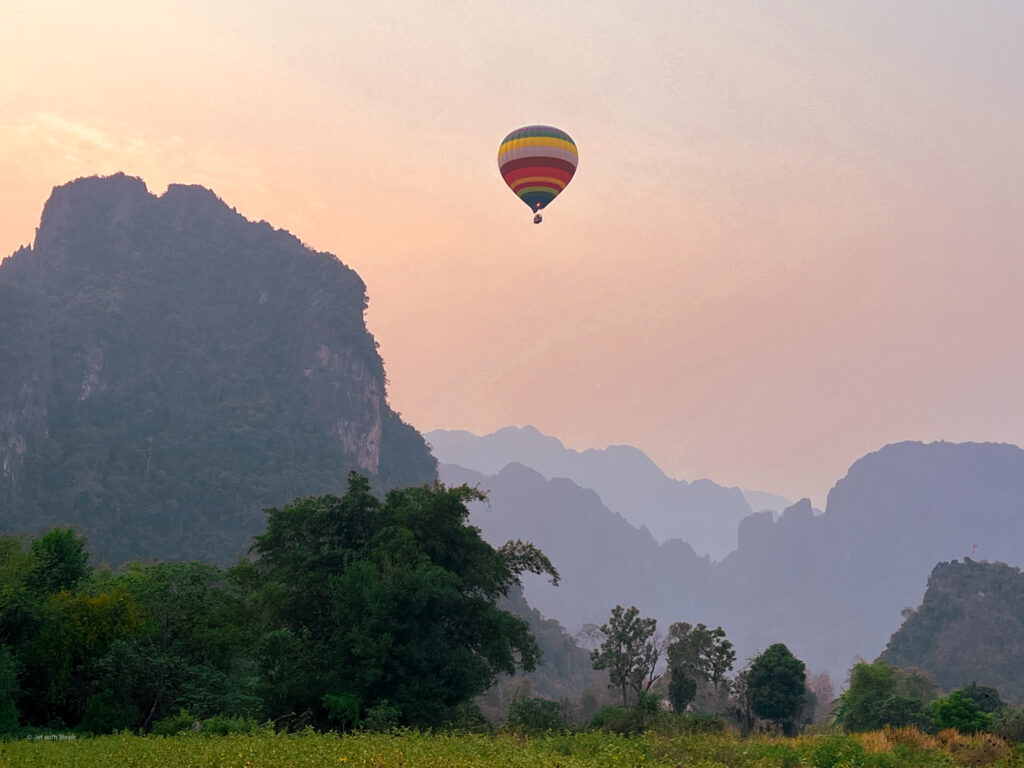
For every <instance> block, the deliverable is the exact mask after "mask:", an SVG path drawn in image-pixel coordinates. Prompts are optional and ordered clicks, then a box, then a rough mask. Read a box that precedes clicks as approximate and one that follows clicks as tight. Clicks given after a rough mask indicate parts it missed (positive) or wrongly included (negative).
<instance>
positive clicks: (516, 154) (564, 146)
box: [498, 125, 580, 224]
mask: <svg viewBox="0 0 1024 768" xmlns="http://www.w3.org/2000/svg"><path fill="white" fill-rule="evenodd" d="M579 159H580V158H579V152H577V150H576V142H574V141H573V140H572V139H571V138H570V137H569V134H567V133H566V132H565V131H562V130H559V129H558V128H553V127H552V126H550V125H527V126H524V127H523V128H517V129H516V130H514V131H512V133H510V134H509V135H508V136H506V137H505V138H504V139H503V140H502V142H501V146H499V147H498V169H499V170H500V171H501V177H502V178H503V179H504V180H505V183H506V184H508V186H509V188H510V189H511V190H512V191H513V192H515V193H516V194H517V195H519V199H520V200H522V201H523V202H524V203H526V204H527V205H528V206H530V209H531V210H532V211H534V212H535V213H536V215H535V216H534V217H533V223H534V224H540V222H541V215H540V210H541V208H544V207H546V206H547V204H548V203H550V202H551V201H552V200H554V199H555V197H557V196H558V193H559V192H561V191H562V190H563V189H565V186H566V185H567V184H568V183H569V181H570V179H572V176H573V174H574V173H576V166H577V165H578V164H579Z"/></svg>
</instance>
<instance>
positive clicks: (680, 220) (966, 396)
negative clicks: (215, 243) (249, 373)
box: [0, 0, 1024, 506]
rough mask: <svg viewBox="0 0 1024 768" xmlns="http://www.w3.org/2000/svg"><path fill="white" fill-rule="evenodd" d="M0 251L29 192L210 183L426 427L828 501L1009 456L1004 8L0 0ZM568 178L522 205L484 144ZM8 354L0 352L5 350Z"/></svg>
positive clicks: (1017, 163)
mask: <svg viewBox="0 0 1024 768" xmlns="http://www.w3.org/2000/svg"><path fill="white" fill-rule="evenodd" d="M0 19H2V20H0V72H2V73H3V74H2V76H0V254H3V255H7V254H10V253H11V252H12V251H14V250H15V248H17V247H18V246H19V245H21V244H24V243H28V242H31V240H32V238H33V236H34V228H35V226H36V225H37V224H38V221H39V214H40V211H41V208H42V205H43V202H44V201H45V199H46V198H47V197H48V195H49V193H50V190H51V188H52V187H53V186H55V185H58V184H62V183H64V182H66V181H69V180H70V179H73V178H76V177H79V176H85V175H93V174H97V173H99V174H109V173H113V172H116V171H121V170H123V171H125V172H127V173H129V174H132V175H137V176H141V177H142V178H143V179H145V180H146V182H147V184H148V185H149V188H150V190H151V191H154V192H156V193H161V192H162V191H163V190H164V189H165V188H166V185H167V184H168V183H169V182H186V183H199V184H203V185H206V186H209V187H211V188H212V189H213V190H214V191H216V192H217V194H218V195H220V196H221V198H223V199H224V200H225V201H226V202H227V203H228V204H229V205H232V206H235V207H236V208H237V209H238V210H239V211H240V212H241V213H243V214H244V215H246V216H247V217H248V218H250V219H254V220H259V219H266V220H268V221H270V222H271V223H272V224H274V225H275V226H278V227H282V228H285V229H288V230H290V231H291V232H293V233H295V234H296V235H297V236H298V237H300V238H301V239H302V240H303V241H304V242H306V243H308V244H309V245H310V246H312V247H314V248H316V249H318V250H326V251H330V252H332V253H335V254H337V255H338V256H339V257H340V258H341V260H342V261H344V262H345V263H346V264H348V265H349V266H351V267H353V268H354V269H355V270H356V271H357V272H358V273H359V274H360V275H361V276H362V277H363V279H364V280H365V281H366V283H367V286H368V290H369V294H370V309H369V312H368V314H367V321H368V324H369V326H370V330H371V331H372V332H373V334H374V335H375V336H376V338H377V340H378V341H379V342H380V345H381V354H382V355H383V357H384V361H385V365H386V367H387V372H388V377H389V380H390V385H389V392H390V400H391V403H392V405H393V406H394V407H395V408H396V409H397V410H399V411H400V412H401V413H402V414H403V416H404V417H405V418H406V419H407V420H408V421H410V422H411V423H412V424H414V425H415V426H416V427H417V428H419V429H420V430H422V431H426V430H429V429H434V428H440V427H443V428H462V429H469V430H471V431H474V432H477V433H483V432H489V431H492V430H494V429H496V428H498V427H501V426H504V425H525V424H533V425H536V426H537V427H538V428H539V429H541V430H542V431H544V432H546V433H548V434H553V435H556V436H558V437H559V438H561V439H562V440H563V442H565V443H566V445H568V446H570V447H573V448H578V449H583V448H588V447H604V446H606V445H608V444H612V443H629V444H633V445H636V446H638V447H639V448H641V449H643V450H644V451H646V452H647V453H648V454H649V455H650V456H651V457H652V458H653V459H655V461H657V462H658V463H659V464H660V465H661V466H662V468H663V469H665V470H666V471H667V472H668V473H669V474H671V475H674V476H676V477H681V478H685V479H695V478H697V477H710V478H712V479H714V480H716V481H718V482H720V483H724V484H729V485H741V486H743V487H746V488H756V489H761V490H767V491H774V492H777V493H782V494H785V495H788V496H790V497H793V498H798V497H800V496H810V497H811V498H812V500H813V501H814V502H815V503H816V504H818V505H819V506H820V505H824V503H825V494H826V492H827V490H828V488H830V487H831V485H832V484H833V483H834V482H835V480H836V479H838V478H839V477H841V476H842V475H843V474H844V473H845V471H846V468H847V467H848V466H849V464H850V463H851V462H852V461H853V460H855V459H856V458H858V457H859V456H861V455H863V454H864V453H866V452H868V451H872V450H875V449H877V448H879V447H881V446H882V445H884V444H886V443H888V442H893V441H898V440H926V441H931V440H939V439H944V440H953V441H964V440H976V441H985V440H994V441H1005V442H1014V443H1018V444H1019V443H1021V442H1024V343H1022V335H1024V333H1022V329H1024V233H1022V229H1024V202H1022V200H1024V196H1022V194H1021V180H1022V178H1024V87H1022V85H1021V74H1020V73H1021V72H1024V46H1022V45H1021V44H1020V41H1021V39H1022V38H1024V3H1021V2H1019V1H1018V0H1005V1H1003V2H997V1H996V0H962V1H961V2H950V1H948V0H849V1H845V0H831V1H826V0H804V1H803V2H795V1H790V0H771V1H768V0H764V1H753V0H751V1H748V2H739V1H738V0H713V1H712V0H707V1H706V2H689V1H687V0H667V1H661V0H649V1H648V2H639V1H636V2H629V3H611V2H608V3H592V2H582V0H580V1H578V2H558V1H557V0H544V2H540V1H539V0H515V2H489V3H481V2H429V3H428V2H412V1H411V0H407V1H406V2H393V1H389V0H365V1H364V2H360V3H356V2H351V1H350V0H288V1H287V2H284V1H283V0H281V1H277V0H273V1H271V0H262V1H261V0H246V2H240V1H236V0H218V2H212V3H211V2H208V0H177V2H174V3H168V2H165V0H160V1H159V2H156V1H155V0H131V1H130V2H128V1H127V0H112V1H105V0H88V1H86V0H82V1H81V2H75V1H72V0H66V1H65V2H52V1H47V0H0ZM529 123H549V124H553V125H557V126H559V127H560V128H562V129H564V130H566V131H567V132H568V133H569V134H571V135H572V136H573V138H574V139H575V140H576V143H577V145H578V146H579V149H580V166H579V171H578V172H577V174H576V177H575V179H574V180H573V182H572V184H571V185H570V186H569V188H568V189H567V191H566V192H565V193H564V194H563V195H562V196H561V197H559V199H558V200H556V201H555V203H553V204H552V206H551V207H550V208H549V209H548V211H547V214H546V216H545V220H544V223H543V224H542V225H540V226H534V225H533V224H531V223H530V222H531V217H530V212H529V210H528V209H527V207H526V206H525V205H523V204H522V203H521V202H519V201H518V200H517V199H516V198H515V197H514V196H513V194H512V193H511V192H510V191H509V190H508V188H507V187H505V186H504V184H503V183H502V181H501V178H500V177H499V175H498V171H497V167H496V162H495V158H496V153H497V148H498V143H499V142H500V140H501V139H502V138H503V137H504V136H505V134H506V133H508V132H509V131H510V130H512V129H513V128H516V127H519V126H521V125H525V124H529ZM0 343H2V340H0Z"/></svg>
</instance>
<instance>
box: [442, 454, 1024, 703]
mask: <svg viewBox="0 0 1024 768" xmlns="http://www.w3.org/2000/svg"><path fill="white" fill-rule="evenodd" d="M439 471H440V474H441V477H442V479H443V480H444V481H445V482H458V483H461V482H469V483H470V484H475V485H478V486H479V487H480V488H481V489H483V490H488V491H490V498H489V501H488V503H487V504H485V505H480V506H479V507H477V508H474V511H473V517H472V520H473V522H474V523H475V524H476V525H478V526H480V528H481V530H482V532H483V534H484V536H485V537H487V538H490V537H491V536H493V537H494V539H495V540H498V539H502V538H510V537H511V538H514V537H519V538H525V539H529V540H530V541H533V542H534V543H535V544H537V545H538V546H539V547H540V548H541V549H543V550H544V551H545V552H546V553H547V554H548V555H549V556H550V557H551V558H552V560H553V561H554V563H555V565H556V567H558V568H559V570H560V572H561V574H562V585H561V586H560V587H558V588H552V587H550V585H547V584H545V583H543V582H542V581H540V580H530V579H527V580H526V581H525V582H524V583H525V586H526V596H527V599H528V600H529V601H530V604H531V605H534V606H535V607H537V608H538V609H539V610H540V611H542V612H543V613H544V614H545V615H546V616H549V617H551V618H556V619H558V620H560V621H561V622H562V623H563V624H565V625H566V626H567V628H569V629H570V630H572V629H577V628H578V627H579V625H580V624H582V623H584V622H587V621H595V620H596V619H603V618H606V617H607V612H608V611H609V610H610V608H611V607H612V606H614V605H615V604H616V603H623V604H635V605H637V606H638V607H640V609H641V610H642V611H643V612H645V613H646V614H647V615H652V616H655V617H656V618H658V619H659V621H660V622H661V626H662V628H663V629H665V628H667V622H672V621H689V622H691V623H694V622H697V621H702V622H704V623H706V624H708V625H710V626H715V625H718V624H721V625H722V626H723V627H724V628H725V630H726V632H727V633H728V635H729V637H730V639H733V641H734V642H735V643H736V646H737V649H738V652H739V654H740V658H741V660H742V659H745V658H747V657H749V656H752V655H753V654H755V653H757V652H759V651H761V650H763V649H764V648H766V647H767V646H768V645H770V644H772V643H774V642H785V643H786V644H787V645H788V646H789V647H790V649H792V650H793V652H794V653H796V654H797V655H798V656H800V658H802V659H804V660H805V661H806V662H807V664H808V668H809V669H810V670H812V671H815V672H817V671H824V672H828V673H829V674H830V675H831V676H832V677H833V679H834V680H835V681H836V682H837V683H841V682H842V681H843V680H845V676H846V672H847V670H848V669H849V667H850V665H851V664H852V663H853V662H854V661H855V660H856V659H857V658H858V657H859V658H864V659H872V658H875V657H876V656H877V655H878V654H879V653H880V652H881V650H882V649H883V648H884V647H885V644H886V642H887V640H888V639H889V637H890V636H891V635H892V633H893V632H894V631H896V629H897V628H898V627H899V626H900V623H901V621H902V619H901V613H900V612H901V610H902V609H904V608H906V607H908V606H913V605H917V604H918V603H919V602H920V600H921V596H922V595H923V594H924V590H925V585H926V581H927V578H928V574H929V573H931V571H932V569H933V568H934V566H935V564H936V563H938V562H943V561H948V560H951V559H956V558H958V557H963V556H965V555H969V554H971V553H972V552H974V551H976V552H977V556H978V557H985V558H986V559H993V560H1002V561H1005V562H1008V563H1010V564H1011V565H1016V566H1021V565H1024V550H1021V549H1020V546H1019V545H1020V542H1021V541H1022V540H1024V451H1022V450H1021V449H1020V448H1018V447H1017V446H1013V445H1001V444H991V443H963V444H952V443H930V444H922V443H915V442H906V443H897V444H893V445H888V446H885V447H884V448H882V449H880V450H879V451H876V452H874V453H871V454H868V455H867V456H865V457H863V458H861V459H859V460H857V461H856V462H854V464H853V465H852V466H851V467H850V469H849V471H848V472H847V474H846V476H845V477H844V478H842V479H841V480H840V481H839V482H837V483H836V485H835V487H834V488H833V490H832V492H831V493H830V494H829V499H828V505H827V507H826V510H825V512H824V514H822V515H816V514H815V513H814V510H813V509H812V507H811V505H810V503H809V502H808V501H807V500H803V501H801V502H798V503H797V504H794V505H792V506H791V507H789V508H788V509H787V510H785V511H784V512H783V514H782V515H781V516H779V517H778V519H775V516H774V515H773V513H771V512H759V513H753V514H750V515H748V516H747V517H746V518H745V519H744V520H743V522H742V523H741V525H740V528H739V541H738V547H737V549H736V551H735V552H733V553H731V554H730V555H729V556H728V557H726V558H725V559H724V560H722V561H721V562H718V563H715V562H712V561H711V560H709V559H708V558H702V557H698V556H697V555H696V554H695V553H694V552H693V550H692V549H691V548H689V547H687V546H685V545H683V544H682V543H681V542H672V541H670V542H667V543H666V544H661V545H659V544H658V543H657V542H656V541H654V539H653V538H652V537H651V536H650V534H649V533H648V532H647V531H644V530H643V529H640V528H637V527H635V526H632V525H630V524H629V523H628V522H627V521H626V520H625V519H624V518H623V517H622V516H621V515H617V514H616V513H614V512H612V511H611V510H609V509H608V508H607V507H606V506H605V505H604V504H602V503H601V499H600V498H599V497H598V496H597V495H596V493H594V492H593V491H591V490H587V489H584V488H580V487H579V486H577V485H576V484H575V483H573V482H571V481H569V480H546V479H545V478H544V477H543V476H542V475H541V474H539V473H538V472H536V471H532V470H528V469H527V468H525V467H522V466H517V465H510V466H507V467H505V468H504V469H503V470H502V471H501V472H500V473H498V474H497V475H492V476H484V475H481V474H479V473H474V472H472V471H470V470H466V469H464V468H460V467H453V466H452V465H445V464H442V465H441V466H440V468H439ZM975 547H976V549H975Z"/></svg>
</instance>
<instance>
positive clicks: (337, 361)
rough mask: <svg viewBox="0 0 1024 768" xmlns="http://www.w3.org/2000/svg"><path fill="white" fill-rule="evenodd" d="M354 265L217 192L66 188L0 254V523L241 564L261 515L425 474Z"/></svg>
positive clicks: (135, 552)
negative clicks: (388, 390) (24, 242)
mask: <svg viewBox="0 0 1024 768" xmlns="http://www.w3.org/2000/svg"><path fill="white" fill-rule="evenodd" d="M366 301H367V299H366V289H365V285H364V284H363V282H362V280H361V279H360V278H359V277H358V275H356V274H355V272H353V271H352V270H351V269H349V268H348V267H346V266H345V265H343V264H342V263H341V262H340V261H338V259H337V258H336V257H334V256H332V255H330V254H327V253H317V252H314V251H311V250H309V249H308V248H306V247H305V246H303V244H302V243H301V242H299V240H298V239H297V238H295V237H294V236H292V235H291V234H289V233H287V232H285V231H282V230H275V229H274V228H273V227H271V226H270V225H269V224H267V223H266V222H259V223H253V222H250V221H247V220H246V219H244V218H243V217H242V216H241V215H239V214H238V213H237V212H235V211H234V210H233V209H231V208H229V207H228V206H227V205H226V204H225V203H224V202H223V201H221V200H220V199H219V198H217V197H216V195H214V194H213V193H212V192H211V191H209V190H207V189H203V188H202V187H197V186H184V185H172V186H171V187H169V188H168V190H167V192H166V193H164V194H163V195H162V196H160V197H156V196H154V195H151V194H150V193H149V192H148V191H147V189H146V186H145V184H144V183H143V182H142V181H141V180H140V179H136V178H130V177H127V176H124V175H120V174H119V175H117V176H112V177H108V178H88V179H80V180H78V181H74V182H71V183H69V184H67V185H64V186H62V187H58V188H57V189H55V190H54V191H53V195H52V196H51V198H50V200H49V201H48V202H47V203H46V206H45V208H44V210H43V215H42V221H41V223H40V226H39V229H38V230H37V233H36V239H35V243H34V245H33V246H32V247H30V248H22V249H21V250H19V251H18V252H17V253H15V254H14V255H13V256H11V257H10V258H8V259H7V260H5V261H4V262H3V263H2V264H0V338H2V339H3V344H2V346H0V529H2V530H3V531H5V532H11V531H24V530H39V529H44V528H47V527H49V526H52V525H57V524H73V525H75V526H76V527H78V528H79V529H80V530H82V531H83V532H84V533H86V535H88V536H89V537H90V540H91V541H92V542H93V543H94V547H95V548H96V549H97V550H98V551H99V554H101V556H103V557H105V558H107V559H109V560H110V561H111V562H119V561H121V560H123V559H131V558H137V557H159V558H164V559H174V558H179V557H180V558H188V559H207V560H214V561H219V562H230V561H232V560H234V559H235V557H237V556H238V555H239V554H240V553H241V552H243V551H244V550H245V549H246V548H247V547H248V544H249V542H250V537H251V536H252V535H253V534H255V533H258V532H259V531H260V530H261V529H262V525H263V511H262V510H263V509H264V508H265V507H268V506H278V505H281V504H284V503H287V502H289V501H290V500H291V499H292V498H294V497H295V496H299V495H303V496H304V495H309V494H314V493H324V492H329V491H343V490H344V487H345V481H346V477H347V474H348V471H349V470H356V471H359V472H361V473H362V474H365V475H367V476H369V477H370V478H371V479H372V481H373V482H374V484H375V486H376V487H378V488H380V489H385V488H388V487H391V486H394V485H405V484H417V483H421V482H428V481H431V480H432V479H433V478H434V476H435V472H436V463H435V461H434V459H433V458H432V457H431V456H430V454H429V452H428V451H427V448H426V445H425V443H424V442H423V439H422V438H421V436H420V435H419V434H418V433H417V432H416V431H415V430H414V429H412V428H411V427H409V426H408V425H406V424H404V423H402V421H401V420H400V419H399V417H398V416H397V415H396V414H395V413H394V412H393V411H392V410H391V409H390V408H389V407H388V404H387V402H386V398H385V379H384V368H383V364H382V362H381V359H380V356H379V355H378V353H377V350H376V344H375V342H374V340H373V337H372V336H371V335H370V334H369V333H368V332H367V330H366V326H365V322H364V319H363V312H364V310H365V308H366Z"/></svg>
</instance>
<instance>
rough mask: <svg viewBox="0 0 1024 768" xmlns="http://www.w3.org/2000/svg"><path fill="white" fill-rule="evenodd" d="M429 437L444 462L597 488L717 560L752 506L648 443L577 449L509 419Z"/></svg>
mask: <svg viewBox="0 0 1024 768" xmlns="http://www.w3.org/2000/svg"><path fill="white" fill-rule="evenodd" d="M424 437H425V438H426V439H427V442H428V443H429V444H430V446H431V450H432V451H433V453H434V455H435V456H436V457H437V459H438V461H439V462H441V463H442V464H456V465H458V466H462V467H466V468H467V469H474V470H476V471H478V472H481V473H483V474H485V475H494V474H497V473H498V472H500V471H501V469H502V468H503V467H504V466H505V465H506V464H511V463H519V464H523V465H525V466H527V467H531V468H533V469H534V470H536V471H537V472H539V473H540V474H541V475H543V476H544V477H546V478H547V479H549V480H550V479H552V478H556V477H564V478H568V479H570V480H572V481H573V482H574V483H576V484H577V485H579V486H581V487H583V488H591V489H593V490H594V491H596V492H597V494H598V496H600V497H601V501H602V502H604V504H606V505H607V506H608V508H609V509H612V510H615V511H616V512H618V513H619V514H620V515H622V516H623V517H624V518H625V519H626V520H629V521H630V522H631V523H633V524H634V525H636V526H642V527H644V528H646V529H647V530H648V531H650V533H651V536H653V537H654V539H655V540H657V541H659V542H665V541H668V540H669V539H682V540H684V541H686V542H688V543H689V544H690V545H691V546H692V547H693V548H694V550H695V551H696V552H697V553H698V554H701V555H709V556H710V557H711V558H712V559H713V560H721V559H722V558H723V557H725V556H726V555H727V554H728V553H729V552H732V551H733V550H734V549H735V548H736V536H737V527H738V526H739V522H740V520H742V519H743V518H744V517H746V516H747V515H749V514H750V512H751V508H750V505H749V504H748V503H747V500H746V498H745V496H744V494H743V491H741V490H740V489H739V488H725V487H723V486H721V485H718V484H717V483H714V482H712V481H711V480H695V481H693V482H687V481H686V480H675V479H673V478H670V477H668V476H667V475H665V473H664V472H662V471H661V469H659V468H658V466H657V465H656V464H655V463H654V462H653V461H651V459H650V458H648V457H647V455H646V454H645V453H644V452H643V451H641V450H639V449H637V448H634V447H632V446H628V445H613V446H610V447H608V448H604V449H600V450H596V449H591V450H586V451H574V450H572V449H569V448H566V447H565V446H564V445H562V443H561V441H559V440H558V439H557V438H554V437H550V436H547V435H544V434H542V433H541V432H540V431H538V430H537V429H536V428H535V427H523V428H517V427H505V428H503V429H499V430H498V431H497V432H494V433H492V434H489V435H484V436H483V437H478V436H476V435H474V434H472V433H470V432H465V431H462V430H451V431H448V430H434V431H432V432H427V433H426V434H425V435H424ZM771 499H775V500H778V497H770V496H769V495H765V496H764V497H759V501H769V503H771V501H770V500H771ZM760 508H762V507H759V509H760Z"/></svg>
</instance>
